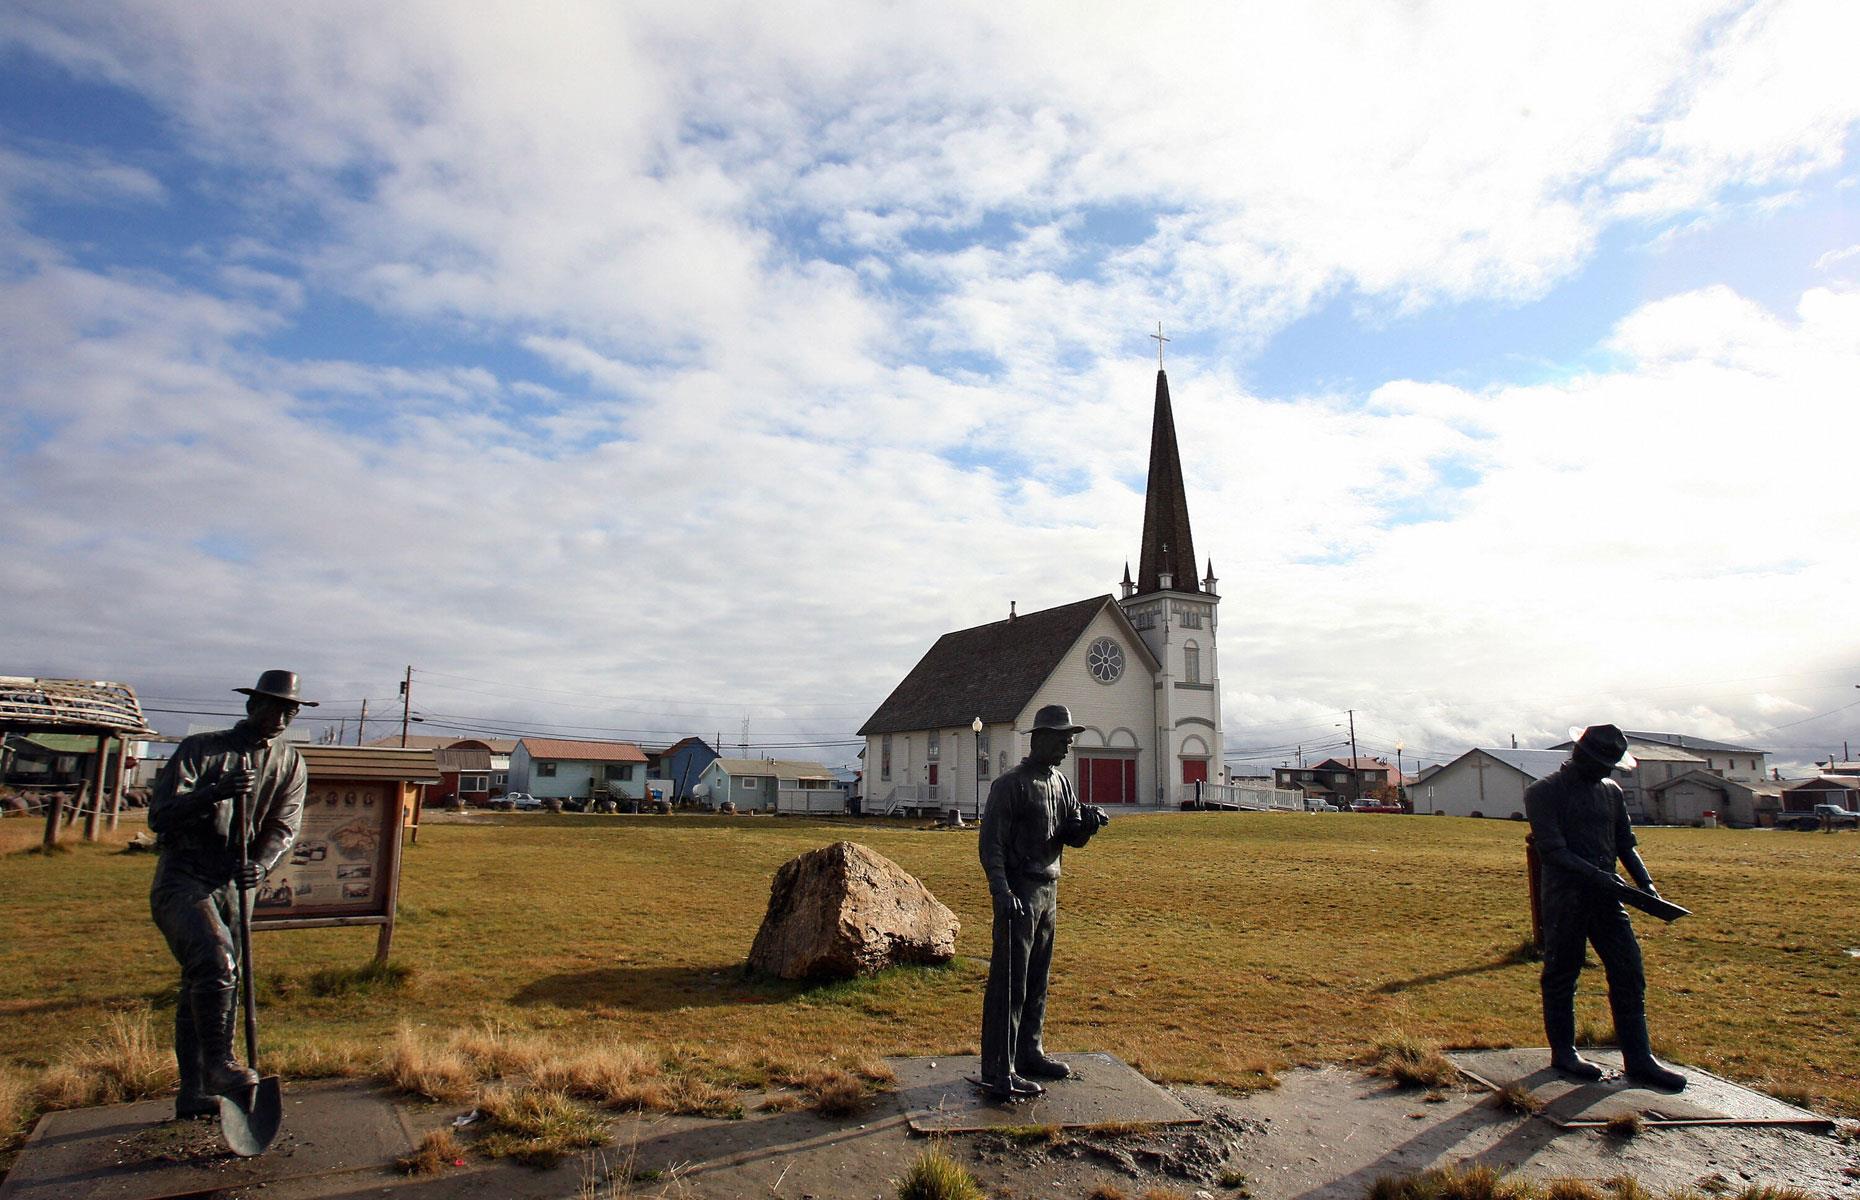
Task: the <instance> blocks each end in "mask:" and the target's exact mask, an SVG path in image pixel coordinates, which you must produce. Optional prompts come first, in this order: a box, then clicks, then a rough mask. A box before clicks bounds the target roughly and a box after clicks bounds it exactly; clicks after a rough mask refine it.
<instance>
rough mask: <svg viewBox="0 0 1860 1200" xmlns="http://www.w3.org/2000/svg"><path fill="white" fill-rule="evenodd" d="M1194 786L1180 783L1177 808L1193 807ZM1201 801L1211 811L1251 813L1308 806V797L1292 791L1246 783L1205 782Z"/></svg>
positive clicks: (1293, 809)
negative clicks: (1235, 810) (1184, 805)
mask: <svg viewBox="0 0 1860 1200" xmlns="http://www.w3.org/2000/svg"><path fill="white" fill-rule="evenodd" d="M1196 786H1197V785H1195V784H1192V783H1180V784H1177V785H1176V788H1175V802H1176V804H1177V805H1178V806H1180V805H1182V804H1192V803H1193V802H1194V801H1195V800H1196V799H1197V796H1196V792H1195V788H1196ZM1199 786H1200V788H1201V793H1200V796H1199V799H1200V800H1201V802H1202V803H1203V804H1205V805H1207V806H1209V807H1211V808H1215V807H1218V808H1243V809H1247V810H1249V811H1252V812H1299V811H1301V810H1303V808H1304V806H1305V794H1304V793H1303V792H1299V791H1293V790H1291V789H1289V788H1273V787H1255V786H1251V785H1247V784H1237V783H1234V784H1227V783H1204V784H1201V785H1199Z"/></svg>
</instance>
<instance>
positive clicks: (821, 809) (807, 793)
mask: <svg viewBox="0 0 1860 1200" xmlns="http://www.w3.org/2000/svg"><path fill="white" fill-rule="evenodd" d="M775 811H776V812H778V813H843V812H845V811H846V793H845V792H843V791H841V790H839V789H838V788H819V789H807V788H780V789H777V791H776V793H775Z"/></svg>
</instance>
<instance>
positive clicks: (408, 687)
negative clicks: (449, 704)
mask: <svg viewBox="0 0 1860 1200" xmlns="http://www.w3.org/2000/svg"><path fill="white" fill-rule="evenodd" d="M412 712H413V664H412V663H408V664H407V674H406V676H405V677H404V678H402V679H401V681H400V748H401V749H402V750H405V749H406V748H407V718H408V717H409V716H410V715H412Z"/></svg>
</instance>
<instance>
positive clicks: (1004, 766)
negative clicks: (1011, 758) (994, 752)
mask: <svg viewBox="0 0 1860 1200" xmlns="http://www.w3.org/2000/svg"><path fill="white" fill-rule="evenodd" d="M1007 769H1008V765H1007V751H1006V750H1003V751H1002V752H1001V773H1002V774H1003V775H1006V774H1007Z"/></svg>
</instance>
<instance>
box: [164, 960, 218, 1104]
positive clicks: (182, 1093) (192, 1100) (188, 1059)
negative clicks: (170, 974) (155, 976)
mask: <svg viewBox="0 0 1860 1200" xmlns="http://www.w3.org/2000/svg"><path fill="white" fill-rule="evenodd" d="M174 1062H175V1066H176V1067H177V1068H178V1069H179V1070H180V1075H181V1087H180V1090H179V1092H177V1093H176V1095H175V1098H174V1117H175V1120H177V1121H186V1120H189V1119H191V1118H193V1117H217V1116H219V1115H220V1102H219V1101H218V1100H217V1099H215V1098H214V1097H212V1096H210V1095H208V1094H207V1092H206V1089H205V1088H203V1087H201V1086H200V1074H201V1068H200V1035H199V1034H198V1033H197V1032H195V1029H194V1003H193V1000H192V999H191V998H190V997H189V995H188V991H187V989H186V988H182V989H181V995H180V998H179V999H177V1000H176V1001H175V1003H174Z"/></svg>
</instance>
